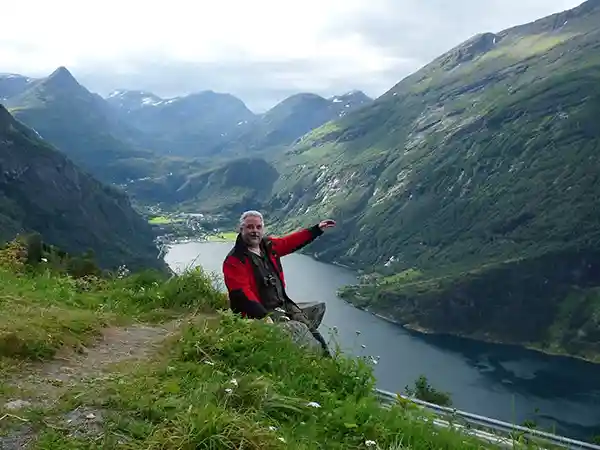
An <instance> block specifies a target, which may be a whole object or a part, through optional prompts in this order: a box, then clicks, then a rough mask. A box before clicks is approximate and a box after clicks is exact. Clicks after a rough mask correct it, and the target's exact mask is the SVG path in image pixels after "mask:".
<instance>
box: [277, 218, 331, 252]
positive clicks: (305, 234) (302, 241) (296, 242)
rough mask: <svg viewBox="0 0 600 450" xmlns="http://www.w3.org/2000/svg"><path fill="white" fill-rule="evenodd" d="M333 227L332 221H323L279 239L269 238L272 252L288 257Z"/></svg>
mask: <svg viewBox="0 0 600 450" xmlns="http://www.w3.org/2000/svg"><path fill="white" fill-rule="evenodd" d="M333 226H335V222H334V221H333V220H323V221H321V222H320V223H318V224H317V225H314V226H312V227H310V228H304V229H302V230H298V231H295V232H293V233H290V234H286V235H285V236H281V237H271V241H272V242H273V250H275V251H276V252H277V254H278V255H279V256H285V255H289V254H290V253H293V252H295V251H298V250H300V249H301V248H303V247H305V246H307V245H308V244H310V243H311V242H312V241H314V240H315V239H316V238H318V237H319V236H321V235H322V234H323V231H324V230H325V229H326V228H331V227H333Z"/></svg>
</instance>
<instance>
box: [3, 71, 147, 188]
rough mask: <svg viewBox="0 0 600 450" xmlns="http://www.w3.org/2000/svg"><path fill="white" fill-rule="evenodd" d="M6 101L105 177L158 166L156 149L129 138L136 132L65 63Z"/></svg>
mask: <svg viewBox="0 0 600 450" xmlns="http://www.w3.org/2000/svg"><path fill="white" fill-rule="evenodd" d="M6 105H7V106H8V107H9V110H10V111H11V113H12V114H14V115H15V117H17V118H18V119H19V120H21V121H22V122H24V123H25V124H26V125H28V126H29V127H31V128H33V129H35V130H36V131H37V132H38V133H39V134H40V135H41V136H42V137H43V138H44V139H46V140H47V141H48V142H50V143H51V144H53V145H55V146H56V147H57V148H58V149H59V150H61V151H63V152H64V153H65V154H66V155H67V156H69V158H71V159H72V160H73V161H74V162H75V163H76V164H78V165H80V166H81V167H82V168H84V169H85V170H88V171H89V172H91V173H92V174H93V175H94V176H96V177H98V178H100V179H101V180H105V181H121V180H126V179H128V178H140V177H143V176H146V175H147V174H148V173H149V172H151V171H152V170H153V169H154V168H155V165H156V164H157V161H156V158H155V156H154V155H153V154H152V153H150V152H148V151H143V150H139V149H137V148H135V147H134V146H133V145H131V144H130V143H128V142H126V141H125V136H131V135H132V133H133V132H132V130H131V129H128V128H127V127H126V126H125V125H124V124H122V123H120V122H119V121H118V120H117V119H116V118H115V117H114V114H113V113H112V111H111V110H110V109H109V107H108V105H107V104H106V102H105V101H104V100H103V99H102V98H101V97H100V96H98V95H96V94H92V93H91V92H89V91H88V90H87V89H86V88H85V87H83V86H82V85H80V84H79V83H78V82H77V80H75V78H73V76H72V75H71V73H70V72H69V71H68V70H67V69H66V68H64V67H60V68H58V69H57V70H55V71H54V72H53V73H52V74H51V75H50V76H48V77H47V78H43V79H40V80H35V81H33V82H32V83H30V84H29V85H28V87H27V89H25V90H24V91H23V92H21V93H20V94H18V95H16V96H12V97H10V98H9V99H8V100H7V101H6Z"/></svg>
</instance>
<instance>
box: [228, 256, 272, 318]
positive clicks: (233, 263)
mask: <svg viewBox="0 0 600 450" xmlns="http://www.w3.org/2000/svg"><path fill="white" fill-rule="evenodd" d="M223 277H224V278H225V286H226V287H227V291H228V292H229V305H230V307H231V309H232V311H233V312H236V313H244V314H246V317H248V318H249V319H262V318H263V317H265V316H266V315H267V310H266V309H265V307H264V306H263V305H262V303H261V302H260V300H259V299H258V298H257V297H256V295H254V293H253V292H252V289H250V280H248V275H247V272H246V269H245V267H244V263H242V261H240V260H239V259H238V258H236V257H235V256H228V257H227V258H226V259H225V261H224V262H223Z"/></svg>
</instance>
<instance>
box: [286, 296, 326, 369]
mask: <svg viewBox="0 0 600 450" xmlns="http://www.w3.org/2000/svg"><path fill="white" fill-rule="evenodd" d="M284 309H285V312H286V315H287V316H288V317H289V318H290V320H295V321H296V322H300V323H303V324H304V325H306V326H307V327H308V329H309V330H310V332H311V334H312V335H313V337H314V338H315V339H316V340H317V341H318V342H319V344H321V347H322V348H323V353H324V354H325V356H328V357H331V353H330V352H329V348H328V347H327V341H325V338H324V337H323V336H322V335H321V333H320V332H319V330H317V327H316V326H315V324H314V323H312V322H311V321H310V320H309V319H308V317H306V314H304V312H303V311H302V310H301V309H300V308H299V307H298V306H297V305H295V304H294V303H291V302H285V304H284Z"/></svg>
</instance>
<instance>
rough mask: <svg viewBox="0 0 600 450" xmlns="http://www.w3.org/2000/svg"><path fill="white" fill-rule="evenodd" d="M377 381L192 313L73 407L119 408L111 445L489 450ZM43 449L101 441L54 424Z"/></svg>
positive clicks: (270, 332)
mask: <svg viewBox="0 0 600 450" xmlns="http://www.w3.org/2000/svg"><path fill="white" fill-rule="evenodd" d="M373 386H374V380H373V375H372V370H371V367H370V366H369V365H367V364H366V363H365V362H364V361H362V360H353V359H347V358H343V357H338V358H336V359H331V360H329V359H323V358H321V357H320V356H317V355H315V354H312V353H309V352H306V351H302V350H300V349H299V348H297V347H296V346H295V345H294V344H292V343H291V341H289V340H287V339H286V338H285V336H284V335H283V334H282V332H281V331H280V330H279V329H278V328H276V327H272V326H268V325H266V324H263V323H260V322H256V321H245V320H242V319H239V318H236V317H234V316H233V315H232V314H229V313H225V314H222V315H220V316H216V317H214V318H212V319H208V320H199V321H198V320H196V321H191V322H190V323H188V324H187V325H186V326H184V328H183V329H182V331H181V335H180V336H176V337H174V338H173V339H172V340H171V341H170V342H169V343H168V344H167V346H166V348H165V350H164V352H163V354H162V355H161V356H160V357H157V358H156V359H154V360H152V361H149V362H147V363H146V364H144V365H143V366H141V367H139V368H138V369H137V370H134V371H131V370H123V371H122V372H121V373H116V374H115V375H114V376H113V377H112V378H111V379H110V380H109V381H107V382H106V383H103V384H99V385H96V386H95V387H92V388H91V389H90V386H87V387H86V388H85V389H81V390H79V391H74V392H73V393H72V395H71V397H70V398H69V399H67V400H65V402H66V404H64V405H63V408H64V409H65V410H66V409H73V408H75V407H84V408H90V407H91V408H93V409H95V410H102V411H109V413H108V419H107V423H106V424H105V433H104V437H103V440H102V444H103V445H105V447H103V448H112V446H113V445H114V443H115V442H116V441H117V439H119V440H121V441H123V440H125V441H126V442H127V447H126V448H128V449H158V448H177V449H184V448H190V449H191V448H209V449H229V448H244V449H318V448H328V449H361V448H378V449H404V448H406V449H409V448H414V449H425V448H448V449H453V448H456V449H459V448H460V449H469V448H483V445H481V443H479V442H477V441H474V440H471V439H466V438H465V437H464V436H460V435H458V434H456V433H454V432H451V431H448V430H439V429H434V428H433V426H432V425H431V424H428V423H426V422H424V421H421V420H418V419H417V417H416V414H415V411H416V410H414V409H411V408H407V407H406V406H405V405H404V406H402V405H398V406H395V407H393V408H392V409H390V410H386V409H383V408H381V407H380V406H379V403H378V401H377V399H376V398H375V397H374V396H373V394H372V392H371V390H372V388H373ZM73 399H76V400H75V401H74V400H73ZM369 441H373V442H375V443H376V445H374V446H373V447H368V444H366V443H367V442H369ZM39 448H44V449H59V448H60V449H71V448H73V449H74V448H101V447H100V446H98V447H94V446H92V445H91V444H90V443H89V441H87V442H86V441H85V440H84V439H77V438H75V437H71V436H68V434H67V433H66V432H64V433H61V432H57V431H56V429H53V428H48V429H45V430H44V432H43V434H42V438H41V442H40V444H39Z"/></svg>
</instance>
